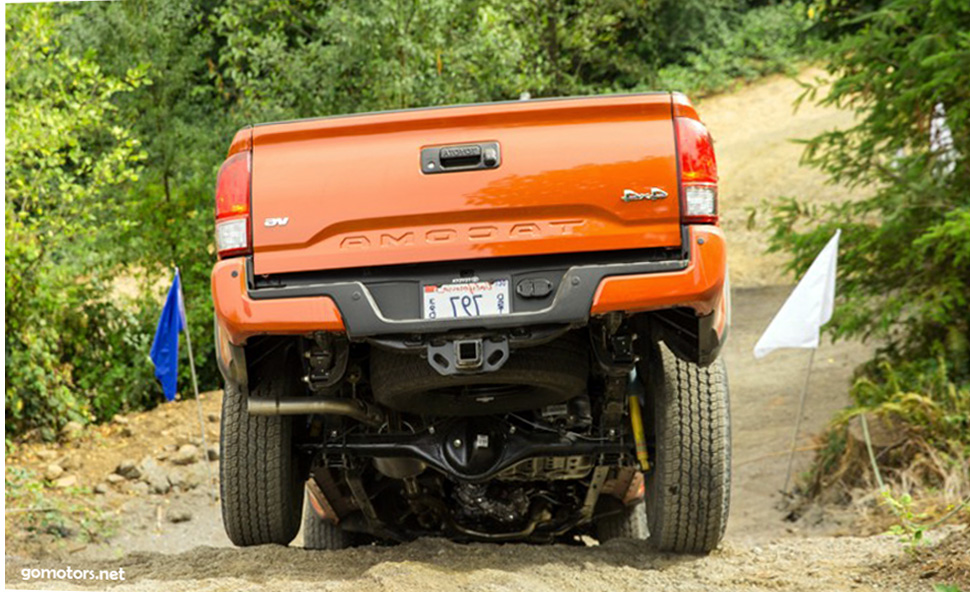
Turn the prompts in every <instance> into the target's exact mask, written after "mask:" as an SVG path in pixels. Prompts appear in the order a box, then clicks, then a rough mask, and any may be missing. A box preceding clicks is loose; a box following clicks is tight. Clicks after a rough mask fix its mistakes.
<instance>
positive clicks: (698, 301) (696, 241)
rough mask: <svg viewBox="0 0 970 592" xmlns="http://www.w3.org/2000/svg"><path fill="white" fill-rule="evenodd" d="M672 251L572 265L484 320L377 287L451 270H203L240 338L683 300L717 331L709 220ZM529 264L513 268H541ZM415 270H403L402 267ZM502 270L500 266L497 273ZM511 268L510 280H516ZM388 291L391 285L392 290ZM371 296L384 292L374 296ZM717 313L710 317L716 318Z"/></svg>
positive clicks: (417, 326) (568, 319)
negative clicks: (396, 303) (415, 305)
mask: <svg viewBox="0 0 970 592" xmlns="http://www.w3.org/2000/svg"><path fill="white" fill-rule="evenodd" d="M685 241H686V243H687V244H685V245H684V247H685V248H684V249H682V251H680V252H679V253H678V252H676V251H675V252H673V253H671V254H668V255H667V256H666V257H664V258H658V257H656V256H652V257H650V260H646V261H629V260H624V261H620V262H593V263H590V264H581V265H573V266H571V267H568V268H566V269H564V270H563V271H564V273H561V274H560V275H558V276H556V278H555V279H556V282H555V284H556V287H555V290H554V294H553V295H552V296H551V297H550V299H551V301H550V302H549V303H548V304H547V305H546V304H539V305H535V304H534V303H532V302H530V303H529V305H530V307H531V310H524V311H521V312H519V311H518V310H520V309H515V308H513V310H517V312H514V313H512V314H508V315H503V316H501V317H489V318H487V319H459V320H437V321H428V320H423V319H421V318H419V316H420V313H417V314H415V313H414V312H413V311H411V312H408V310H407V307H406V306H405V307H403V308H402V307H397V308H398V309H400V310H396V311H395V312H393V313H391V312H389V304H388V300H387V298H388V297H387V296H382V295H381V293H380V290H384V289H385V288H386V287H387V286H392V285H396V284H395V282H397V283H398V284H406V283H407V282H408V281H410V282H411V284H413V285H414V288H413V289H412V288H411V287H407V288H406V290H408V291H407V292H404V293H407V294H410V293H412V292H413V293H414V294H415V295H416V294H417V292H418V290H417V286H418V283H417V282H419V281H422V280H423V281H432V280H434V281H437V277H438V276H440V277H442V278H443V277H458V276H457V275H450V276H449V275H448V274H449V273H451V274H454V271H453V270H450V269H449V270H445V271H442V272H441V273H440V274H438V276H435V277H421V278H420V280H416V279H414V278H413V277H412V278H410V279H407V280H404V279H400V278H396V277H389V278H388V279H387V280H386V281H383V282H379V283H375V282H374V281H370V282H368V281H366V280H364V281H356V280H351V279H348V278H341V277H335V276H328V277H316V276H312V275H305V274H300V275H295V274H294V275H292V276H290V277H287V278H284V279H283V280H277V281H272V282H266V281H264V280H263V279H261V278H254V276H253V274H252V271H251V269H248V267H247V261H246V259H243V258H236V259H227V260H225V261H220V262H219V263H217V264H216V266H215V268H214V269H213V271H212V297H213V302H214V304H215V313H216V322H217V326H218V328H219V330H220V332H221V333H223V334H224V336H225V338H226V339H227V340H228V341H229V342H231V343H232V344H235V345H242V344H244V343H245V342H246V340H247V339H248V338H249V337H251V336H254V335H299V334H306V333H312V332H315V331H336V332H346V333H347V334H348V336H349V337H351V338H365V337H371V336H379V335H391V334H405V335H406V334H420V333H437V332H443V331H449V330H454V329H475V328H486V329H492V328H507V327H519V326H525V325H539V324H572V325H577V326H579V325H583V324H585V323H586V322H588V320H589V318H590V316H595V315H603V314H606V313H609V312H616V311H623V312H630V313H633V312H644V311H650V310H659V309H664V308H672V307H686V308H691V309H693V310H694V311H695V313H696V314H697V315H698V316H707V315H711V314H714V315H715V319H713V320H714V327H715V330H716V331H717V333H718V334H720V333H721V332H722V331H723V328H724V325H725V320H726V299H725V298H724V297H723V292H724V279H725V267H726V263H727V256H726V248H725V241H724V235H723V233H722V232H721V230H720V229H719V228H717V227H715V226H692V227H689V229H688V231H687V232H686V233H685ZM476 265H480V266H481V270H480V271H479V270H478V269H476V273H481V274H482V275H483V276H488V275H489V274H490V273H498V271H494V272H493V271H490V270H493V269H494V270H501V269H502V266H503V265H504V263H503V260H502V259H491V260H485V261H482V262H476ZM538 269H545V268H541V267H535V266H533V267H531V268H529V269H528V270H525V271H522V272H521V273H520V274H519V275H528V274H535V273H542V272H541V271H537V270H538ZM406 273H411V274H412V275H413V274H414V273H415V272H414V271H408V270H404V271H403V272H402V274H406ZM505 274H506V275H508V274H507V272H505ZM516 277H518V276H517V275H516V274H513V283H514V282H515V281H516V279H515V278H516ZM395 289H396V288H395ZM381 298H384V300H383V301H381ZM718 317H719V318H718Z"/></svg>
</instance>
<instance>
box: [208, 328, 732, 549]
mask: <svg viewBox="0 0 970 592" xmlns="http://www.w3.org/2000/svg"><path fill="white" fill-rule="evenodd" d="M655 323H657V320H656V319H651V318H650V317H649V316H646V315H643V316H641V317H640V318H635V317H624V316H623V315H620V314H614V315H607V316H606V317H604V318H601V319H597V320H596V321H594V322H592V323H590V324H589V325H588V326H585V327H579V328H571V327H568V326H566V327H555V326H540V327H528V328H515V329H510V330H503V331H492V332H483V331H478V332H475V331H464V332H456V333H448V334H438V335H424V336H399V337H395V336H390V337H388V336H382V337H381V338H371V339H367V340H359V341H356V342H351V341H349V340H348V339H347V338H346V337H342V336H338V335H334V334H331V333H322V332H321V333H317V334H313V335H309V336H301V337H264V338H259V339H254V340H252V341H251V343H250V344H249V345H248V346H247V348H246V359H247V364H246V368H247V383H246V387H245V390H244V389H243V388H240V386H239V385H233V384H232V383H230V384H229V386H228V387H227V395H226V397H227V403H226V405H227V406H228V407H230V409H229V411H228V416H227V415H226V413H227V412H226V411H224V421H225V422H227V423H228V424H229V425H227V426H226V428H228V429H224V433H225V434H228V435H229V438H228V439H227V438H226V436H225V435H224V437H223V446H224V447H226V448H228V449H231V448H233V447H237V448H240V447H241V448H246V447H247V446H249V447H251V446H252V444H251V443H246V442H241V441H238V440H235V441H234V440H233V439H232V434H233V430H232V424H233V423H234V422H245V423H246V424H254V422H255V423H259V422H263V423H265V424H266V425H267V426H275V427H271V428H270V430H269V431H271V432H273V431H276V430H277V429H278V431H279V433H281V434H285V435H286V438H284V440H286V441H284V442H281V443H279V444H274V443H273V442H269V443H268V444H269V446H270V447H272V446H274V445H275V446H279V447H280V450H279V451H278V455H277V456H276V457H274V459H275V460H276V462H278V463H280V464H282V465H287V464H288V465H289V467H290V468H289V470H288V473H287V474H286V475H275V476H274V475H272V474H270V475H265V474H264V475H263V476H262V479H264V480H265V479H269V480H272V479H277V480H279V481H281V482H282V483H284V485H283V486H282V489H281V490H280V491H279V495H280V496H281V498H287V499H290V500H292V503H291V504H289V505H288V506H287V508H286V509H285V510H283V511H281V512H280V514H281V516H280V518H279V519H278V521H281V525H271V526H278V528H276V531H278V532H279V537H278V539H276V540H272V541H267V540H265V537H263V538H259V537H254V536H252V535H251V533H249V534H247V533H244V532H243V531H244V530H246V527H245V525H240V526H243V528H240V529H237V530H238V532H237V533H235V534H236V537H235V538H234V539H233V540H234V542H237V544H239V543H240V542H241V543H242V544H245V543H247V542H248V541H249V540H254V541H255V540H258V541H259V542H280V543H287V542H289V540H290V539H292V537H293V536H295V535H296V529H297V528H299V522H298V521H297V520H298V518H299V517H298V516H297V517H296V518H293V515H295V514H294V513H297V514H298V513H299V505H300V500H302V498H303V495H302V489H304V488H305V490H306V496H305V497H306V504H307V509H306V511H305V512H304V513H303V514H304V519H303V522H304V526H303V528H304V540H305V545H306V546H308V547H316V548H339V547H345V546H350V545H355V544H362V543H366V542H369V541H386V542H404V541H408V540H412V539H414V538H416V537H422V536H444V537H448V538H451V539H453V540H457V541H528V542H536V543H542V542H574V541H577V540H578V537H579V536H580V535H591V536H594V537H597V538H599V539H601V540H605V539H608V538H615V537H616V536H635V537H638V538H646V536H647V524H646V522H647V518H646V517H645V514H650V512H649V510H648V511H647V512H646V513H645V512H644V511H643V510H644V508H643V507H642V506H643V500H644V495H645V492H647V493H648V492H649V489H650V487H649V485H650V484H651V483H653V482H657V481H658V480H657V479H655V476H656V471H657V468H656V466H655V465H654V464H653V461H654V459H659V460H660V461H661V462H663V458H664V453H663V452H662V451H661V450H658V443H659V441H658V437H657V428H658V426H661V425H663V424H662V423H658V421H659V419H660V418H658V417H657V411H658V407H657V405H658V403H661V402H662V400H663V397H662V396H658V395H660V394H661V392H662V391H663V390H664V389H665V388H668V386H667V385H666V383H665V370H664V359H665V356H666V358H667V364H668V365H669V364H671V363H672V361H673V360H675V358H674V356H673V355H672V354H671V353H670V351H669V349H668V348H667V347H666V346H663V345H661V344H660V343H658V341H657V340H656V339H655V335H656V333H657V331H656V330H655V329H654V325H655ZM680 363H683V362H680ZM691 366H692V367H693V368H694V369H695V370H696V371H698V372H709V371H710V369H706V368H701V367H699V366H697V365H696V364H691ZM714 368H715V369H716V368H719V365H715V366H714ZM667 373H669V369H668V371H667ZM725 392H726V391H725ZM232 401H236V403H233V402H232ZM234 404H235V405H236V407H233V405H234ZM237 408H238V409H237ZM245 431H248V430H245ZM715 435H716V434H715ZM243 438H249V439H250V440H251V437H249V436H246V435H245V434H243V435H241V436H239V439H243ZM661 440H662V438H661ZM229 457H231V454H229ZM713 460H714V461H715V462H721V463H723V459H713ZM254 468H256V467H253V466H251V464H250V465H243V464H239V465H237V466H235V468H234V465H233V464H232V462H229V463H224V474H223V482H224V485H223V493H224V496H226V495H227V494H228V496H229V498H230V499H228V500H224V504H228V506H231V505H232V504H233V503H234V502H233V500H232V497H233V492H232V491H231V489H232V485H231V483H232V482H233V481H234V480H236V481H238V480H239V478H240V477H239V475H237V474H235V472H238V471H252V470H253V469H254ZM227 485H228V489H229V490H230V491H227ZM725 491H726V490H725ZM715 494H716V495H721V493H720V492H715ZM228 506H227V507H228ZM656 512H658V513H659V512H663V510H662V509H658V510H656ZM284 513H288V514H289V517H286V516H282V514H284ZM226 516H227V517H228V518H227V530H228V531H229V532H230V537H231V538H233V534H234V533H233V530H232V527H231V526H230V525H229V523H230V522H233V521H234V520H235V521H238V520H237V519H236V518H234V517H233V516H232V513H231V511H230V512H229V513H227V514H226ZM724 518H726V507H725V512H724ZM263 519H265V518H263ZM716 519H717V520H718V521H720V520H721V517H720V516H717V517H716ZM721 526H723V525H721ZM721 526H719V527H718V531H719V532H720V530H722V529H721ZM656 528H657V527H656V526H655V527H654V529H656ZM269 530H273V529H272V528H270V529H269ZM715 538H716V539H719V538H720V535H719V534H717V533H716V537H715ZM655 542H656V541H655ZM715 543H716V540H715ZM709 544H710V543H709V541H705V542H704V545H709ZM702 547H703V546H702ZM684 550H687V551H696V550H701V551H703V550H704V548H700V549H695V548H693V547H692V546H686V547H685V548H684Z"/></svg>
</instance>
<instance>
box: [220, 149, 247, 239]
mask: <svg viewBox="0 0 970 592" xmlns="http://www.w3.org/2000/svg"><path fill="white" fill-rule="evenodd" d="M252 168H253V167H252V153H251V152H249V151H248V150H246V151H244V152H238V153H236V154H233V155H232V156H230V157H229V158H228V159H226V162H224V163H222V168H220V169H219V176H218V177H217V178H216V250H217V251H218V253H219V257H220V258H222V257H230V256H233V255H245V254H248V253H251V252H252V238H251V233H250V223H249V192H250V186H251V180H252Z"/></svg>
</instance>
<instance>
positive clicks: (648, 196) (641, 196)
mask: <svg viewBox="0 0 970 592" xmlns="http://www.w3.org/2000/svg"><path fill="white" fill-rule="evenodd" d="M665 197H667V192H666V191H664V190H663V189H660V188H658V187H651V188H650V193H637V192H636V191H633V190H631V189H625V190H624V191H623V197H621V198H620V199H622V200H623V201H657V200H658V199H663V198H665Z"/></svg>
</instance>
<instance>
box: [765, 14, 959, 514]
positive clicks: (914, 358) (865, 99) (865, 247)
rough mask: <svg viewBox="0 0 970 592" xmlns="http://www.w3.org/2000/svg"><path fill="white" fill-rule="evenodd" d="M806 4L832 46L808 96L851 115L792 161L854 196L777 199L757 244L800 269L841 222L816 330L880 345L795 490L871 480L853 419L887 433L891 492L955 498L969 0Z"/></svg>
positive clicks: (883, 456)
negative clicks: (765, 238) (822, 91)
mask: <svg viewBox="0 0 970 592" xmlns="http://www.w3.org/2000/svg"><path fill="white" fill-rule="evenodd" d="M812 8H813V11H814V13H815V14H816V25H815V28H816V30H817V32H818V33H819V34H820V35H823V36H825V37H827V38H829V39H832V40H833V43H834V47H833V50H832V52H831V56H832V57H831V61H830V62H829V64H828V66H827V68H828V71H829V74H830V75H831V76H832V77H833V78H834V81H833V82H832V86H831V88H830V90H829V91H828V93H827V95H826V96H825V97H824V98H823V99H822V100H821V103H822V104H825V105H837V106H840V107H844V108H848V109H852V110H853V111H854V112H855V113H856V114H857V116H858V118H857V123H856V124H855V125H854V126H852V127H851V128H849V129H845V130H833V131H830V132H827V133H824V134H821V135H819V136H817V137H815V138H812V139H810V140H808V141H807V142H806V150H805V153H804V163H805V164H807V165H808V166H813V167H816V168H818V169H820V170H822V171H824V172H825V173H827V174H828V176H829V178H830V180H831V182H832V184H833V186H836V187H846V186H847V187H850V188H860V189H862V191H861V192H860V193H861V197H858V198H855V199H845V200H843V201H841V202H836V203H831V204H829V205H825V206H823V207H816V206H812V205H809V204H808V203H806V202H803V201H800V200H799V199H796V198H788V199H785V200H782V201H781V203H780V204H779V205H777V206H775V207H774V208H773V212H772V218H771V222H770V226H771V228H772V231H773V234H772V236H771V241H770V242H771V250H772V251H779V250H781V251H785V252H787V253H789V254H790V256H791V258H790V264H789V269H790V270H792V271H794V272H796V273H797V274H801V273H803V272H804V271H805V270H806V269H807V268H808V266H809V265H810V264H811V262H812V260H813V258H814V257H815V255H816V254H817V253H818V251H819V249H820V248H821V247H822V245H823V244H824V243H825V242H826V241H828V240H829V238H830V237H831V236H832V234H833V232H834V231H835V229H836V228H841V229H842V240H841V243H840V253H839V267H838V278H837V283H838V290H837V293H838V302H837V305H836V307H835V314H834V316H833V319H832V321H831V323H830V324H829V325H828V326H827V327H826V329H827V331H828V332H829V333H830V334H831V335H832V336H833V338H836V339H837V338H846V337H861V338H863V339H867V338H873V339H876V340H877V341H878V343H879V344H880V347H879V350H878V353H877V356H876V358H875V359H874V360H873V361H872V362H870V363H869V364H867V365H866V366H865V367H863V368H862V369H861V378H860V379H859V380H858V381H857V382H856V383H855V385H854V386H853V388H852V399H853V404H852V406H851V407H850V408H849V409H848V410H846V411H845V412H844V413H843V414H842V415H841V416H840V417H839V418H837V420H836V422H835V424H834V426H833V428H832V430H831V431H830V432H829V433H828V434H827V435H826V437H825V438H824V445H825V446H824V449H823V451H822V452H821V453H820V455H819V456H818V458H817V461H816V464H815V467H814V468H813V474H812V478H811V480H810V484H809V493H811V494H817V493H819V492H821V491H823V490H825V489H828V488H829V487H831V486H832V485H834V484H836V483H840V484H842V485H844V486H846V487H852V486H855V485H859V484H861V483H863V482H865V481H866V480H867V479H871V471H870V470H869V467H868V464H869V459H868V456H867V453H866V452H865V450H864V448H863V447H861V446H860V444H859V441H858V438H857V437H856V438H854V439H853V438H852V437H849V436H850V435H851V434H850V432H849V431H848V430H847V426H848V424H849V422H850V420H852V418H853V417H855V416H857V415H860V414H863V413H865V414H871V415H872V416H873V417H877V418H883V419H885V420H886V421H888V422H889V423H890V425H891V426H892V429H893V430H894V431H895V433H898V436H899V441H898V443H896V444H894V445H892V446H890V447H888V448H886V449H885V450H883V451H881V453H880V455H879V463H880V465H881V466H882V467H883V468H884V470H885V471H886V473H887V477H888V481H889V482H890V483H891V484H893V485H894V486H896V487H901V488H903V489H912V488H913V487H921V486H922V487H929V488H933V489H936V490H938V491H940V490H942V491H946V492H948V494H949V495H951V496H952V495H953V494H954V493H955V492H954V490H956V493H959V491H960V490H962V491H966V490H968V489H970V475H968V474H967V456H968V453H970V421H968V418H970V68H968V67H967V64H968V63H970V36H968V35H967V33H966V32H967V31H968V30H970V5H968V4H967V3H966V2H962V1H958V0H934V1H933V2H929V3H927V2H923V1H922V0H883V1H881V2H875V3H873V2H870V1H868V0H822V1H820V2H816V3H815V4H814V5H813V7H812ZM818 88H819V86H814V87H811V86H810V87H809V88H808V90H807V92H806V95H805V96H804V97H803V98H810V99H814V98H815V96H816V93H817V91H818ZM833 190H834V191H839V190H840V189H838V188H836V189H833ZM868 484H871V481H870V483H868ZM907 493H908V492H907Z"/></svg>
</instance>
